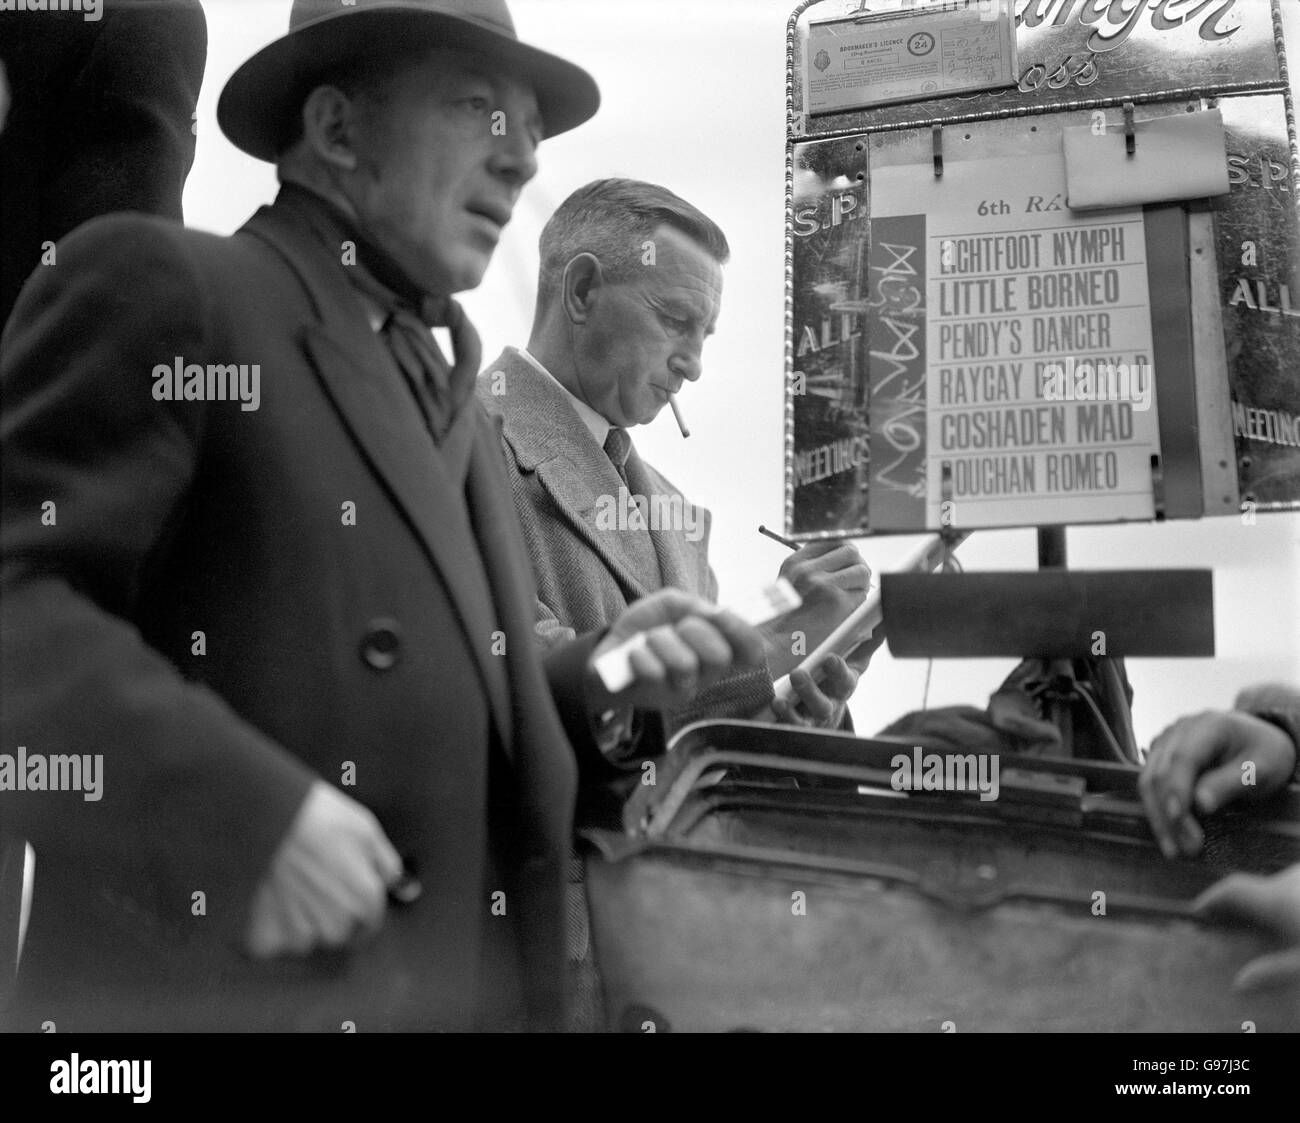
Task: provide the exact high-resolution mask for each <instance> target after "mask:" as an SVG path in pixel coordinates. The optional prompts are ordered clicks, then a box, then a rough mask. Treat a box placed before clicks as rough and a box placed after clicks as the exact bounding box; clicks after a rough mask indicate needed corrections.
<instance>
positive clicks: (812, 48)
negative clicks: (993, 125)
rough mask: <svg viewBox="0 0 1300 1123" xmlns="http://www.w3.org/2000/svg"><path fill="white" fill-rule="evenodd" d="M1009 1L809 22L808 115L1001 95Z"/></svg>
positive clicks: (1006, 71) (1011, 78) (970, 1)
mask: <svg viewBox="0 0 1300 1123" xmlns="http://www.w3.org/2000/svg"><path fill="white" fill-rule="evenodd" d="M1016 77H1017V71H1016V35H1015V28H1014V26H1013V22H1012V16H1011V9H1010V7H1009V5H1008V3H1007V0H958V2H957V3H955V4H949V5H945V6H944V7H942V8H934V9H930V10H927V11H924V12H886V13H881V14H875V15H864V16H857V17H854V18H851V19H847V20H845V19H839V20H824V21H820V22H814V23H812V24H810V25H809V28H808V40H807V43H806V44H805V66H804V81H805V86H806V95H807V98H806V104H807V106H808V112H810V113H832V112H837V111H840V110H844V109H860V108H863V107H865V106H871V105H884V104H887V103H890V102H899V101H912V100H915V99H916V98H926V97H939V96H943V95H950V94H959V93H969V92H971V91H972V90H990V89H998V88H1001V87H1004V86H1013V85H1015V83H1016Z"/></svg>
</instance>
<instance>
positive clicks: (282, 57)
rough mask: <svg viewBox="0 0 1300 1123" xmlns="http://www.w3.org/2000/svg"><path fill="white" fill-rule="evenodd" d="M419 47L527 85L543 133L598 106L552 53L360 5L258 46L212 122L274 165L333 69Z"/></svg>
mask: <svg viewBox="0 0 1300 1123" xmlns="http://www.w3.org/2000/svg"><path fill="white" fill-rule="evenodd" d="M420 44H427V45H428V46H429V47H431V48H432V47H447V48H450V49H454V50H460V51H466V52H469V53H473V54H480V55H484V56H486V57H487V58H490V59H491V60H492V61H493V62H495V63H497V64H498V65H500V67H501V69H502V70H503V71H505V72H506V73H508V74H509V75H510V76H511V77H513V78H516V79H518V80H520V81H523V82H526V83H528V84H529V85H531V86H532V88H533V90H534V92H535V93H536V95H537V104H538V108H539V109H540V110H541V114H542V126H543V128H542V135H543V136H546V137H553V136H557V135H559V134H560V133H563V132H568V130H569V129H572V128H576V127H577V126H578V125H581V124H582V123H583V122H584V121H586V120H589V119H590V118H591V117H592V116H594V114H595V112H596V110H597V109H598V108H599V107H600V90H599V89H598V88H597V86H596V81H595V79H594V78H592V76H591V75H590V74H588V73H587V72H586V71H585V70H583V69H582V68H581V67H580V66H575V65H574V64H573V63H571V62H568V61H566V60H565V59H562V58H560V57H559V56H558V55H552V54H549V53H548V52H546V51H542V50H539V49H538V48H536V47H530V46H528V45H527V44H526V43H520V42H519V41H518V40H517V39H512V38H510V37H509V36H507V35H503V34H501V33H500V32H497V31H494V30H492V29H490V28H487V27H484V26H481V25H479V24H476V23H470V22H469V21H467V20H464V19H460V18H457V17H456V16H452V15H444V14H443V13H440V12H432V11H420V10H418V9H417V10H412V9H410V8H363V9H360V10H354V11H351V12H343V13H340V14H338V15H334V16H330V17H329V18H326V19H321V20H316V21H314V22H313V23H309V24H305V25H304V26H302V27H300V28H298V29H297V30H295V31H291V32H290V33H289V34H288V35H285V36H283V37H282V38H280V39H277V40H276V41H275V42H274V43H271V44H269V45H268V46H266V47H263V48H262V50H260V51H258V52H257V54H255V55H253V57H252V58H250V59H249V60H248V61H247V62H245V63H244V64H243V65H242V66H241V67H240V68H239V69H238V70H236V71H235V73H234V74H232V75H231V77H230V80H229V81H228V82H227V83H226V86H225V89H223V90H222V91H221V97H220V98H219V99H218V101H217V123H218V124H219V125H220V126H221V130H222V132H224V133H225V134H226V136H227V137H228V138H229V139H230V141H231V143H232V144H234V145H235V146H236V147H238V148H241V149H243V151H245V152H247V153H248V154H249V155H250V156H256V157H257V158H258V159H259V160H269V161H271V162H274V161H275V159H276V157H277V155H278V154H279V152H278V150H279V148H280V146H281V144H282V143H283V141H284V139H285V137H286V135H291V130H292V125H293V118H294V117H295V116H296V115H297V114H298V113H299V112H300V111H301V109H302V102H303V99H304V98H305V97H306V96H307V94H308V93H309V92H310V91H311V89H312V87H313V86H314V85H317V84H319V82H320V81H321V79H322V78H324V77H325V76H326V75H328V73H329V72H330V71H331V70H332V69H333V68H335V67H337V66H339V65H341V64H343V63H346V62H349V61H351V60H353V59H357V58H362V57H365V56H369V55H382V54H383V53H384V52H385V51H393V50H395V49H401V50H403V51H405V50H406V49H408V48H410V47H411V46H418V45H420Z"/></svg>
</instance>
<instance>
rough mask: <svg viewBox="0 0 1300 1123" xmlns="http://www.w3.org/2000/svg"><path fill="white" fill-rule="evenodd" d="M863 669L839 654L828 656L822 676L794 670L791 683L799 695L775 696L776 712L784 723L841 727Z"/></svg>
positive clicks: (832, 727) (820, 669) (819, 668)
mask: <svg viewBox="0 0 1300 1123" xmlns="http://www.w3.org/2000/svg"><path fill="white" fill-rule="evenodd" d="M861 673H862V672H861V671H860V670H858V669H856V668H855V667H852V666H850V665H849V663H848V662H846V661H845V660H844V659H842V658H841V657H840V656H838V655H831V656H828V657H827V658H826V659H825V660H824V661H823V662H822V663H821V664H820V666H819V667H818V674H819V676H820V680H819V679H818V678H814V677H813V676H812V675H811V674H809V673H808V672H807V671H805V670H796V671H793V672H792V673H791V675H790V685H791V686H793V687H794V690H795V695H796V696H795V697H794V698H792V699H790V700H789V701H786V700H785V699H783V698H774V699H773V700H772V716H773V717H774V718H775V719H776V720H777V721H779V722H781V723H782V724H783V725H804V726H808V725H815V726H819V727H821V728H823V729H838V728H839V727H840V725H842V724H843V722H844V708H845V706H846V705H847V704H848V700H849V699H850V698H851V697H852V696H853V691H854V690H856V689H857V685H858V679H859V678H860V677H861Z"/></svg>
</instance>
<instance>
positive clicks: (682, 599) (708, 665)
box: [587, 589, 763, 710]
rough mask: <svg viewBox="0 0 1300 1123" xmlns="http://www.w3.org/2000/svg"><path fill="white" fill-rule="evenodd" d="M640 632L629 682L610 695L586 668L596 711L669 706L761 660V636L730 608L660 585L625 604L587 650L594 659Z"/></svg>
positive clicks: (675, 706) (678, 705) (682, 702)
mask: <svg viewBox="0 0 1300 1123" xmlns="http://www.w3.org/2000/svg"><path fill="white" fill-rule="evenodd" d="M640 633H644V634H645V636H646V642H645V643H644V644H643V645H641V646H639V647H637V648H635V649H633V651H632V654H631V664H632V673H633V675H634V676H635V678H634V680H633V682H632V685H631V686H628V687H627V688H626V689H624V690H621V691H620V692H619V693H618V694H615V695H610V694H609V693H608V692H607V691H606V690H605V688H604V686H603V684H602V683H601V681H600V677H599V676H598V675H597V674H596V672H595V669H594V667H590V668H589V675H588V687H587V690H588V698H589V699H590V700H592V702H593V703H594V705H593V708H594V709H596V710H600V709H604V708H606V705H605V703H606V702H607V703H608V704H609V705H611V706H635V707H636V708H638V709H647V710H674V709H680V708H681V707H683V706H685V705H687V704H688V703H689V702H690V701H691V700H692V699H693V698H694V697H695V696H696V694H698V693H699V692H700V691H702V690H707V689H708V688H709V687H710V686H712V685H713V684H714V683H716V682H717V681H718V680H719V679H721V678H723V677H725V676H726V675H729V674H731V673H733V672H735V671H739V670H742V669H748V668H754V667H761V666H762V665H763V637H762V636H761V635H760V634H759V632H758V630H757V629H756V628H754V627H751V626H750V625H749V624H746V623H745V622H744V621H743V620H741V619H740V618H739V617H738V616H736V615H735V614H734V613H731V612H728V611H725V610H722V609H719V608H718V607H717V606H716V605H712V604H710V603H709V602H708V601H706V600H703V599H701V598H700V597H695V596H691V595H690V594H689V593H684V592H682V591H681V590H680V589H661V590H659V591H658V592H656V593H651V594H650V595H649V596H648V597H643V598H642V599H641V600H639V601H636V602H635V603H634V604H631V605H629V606H628V607H627V609H626V610H625V611H624V613H623V614H622V615H621V616H620V617H619V618H618V619H617V620H615V621H614V623H613V624H612V625H610V629H609V631H608V633H606V635H605V637H604V639H602V640H601V642H600V643H599V644H597V645H596V648H595V650H594V651H593V652H592V662H593V663H594V662H595V660H596V659H598V658H599V657H600V656H601V655H603V654H604V653H605V652H606V651H610V650H612V649H613V648H615V647H617V646H619V645H620V644H621V643H623V641H624V640H627V639H630V638H632V637H633V636H635V635H638V634H640Z"/></svg>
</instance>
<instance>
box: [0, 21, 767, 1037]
mask: <svg viewBox="0 0 1300 1123" xmlns="http://www.w3.org/2000/svg"><path fill="white" fill-rule="evenodd" d="M597 102H598V95H597V91H596V87H595V84H594V82H593V81H592V79H591V78H590V77H589V76H588V75H587V74H585V73H584V72H583V71H582V70H580V69H578V68H577V67H575V66H573V65H571V64H569V63H566V62H564V61H562V60H560V59H557V58H554V57H552V56H550V55H548V54H545V53H544V52H541V51H539V50H536V49H534V48H531V47H528V46H525V45H524V44H522V43H520V42H518V40H517V39H516V37H515V34H514V31H513V27H512V25H511V22H510V17H509V14H508V12H507V10H506V7H505V4H504V3H503V2H501V0H422V2H416V0H407V2H384V0H357V2H356V3H355V4H340V3H326V2H322V0H315V2H309V0H296V2H295V4H294V7H293V12H292V15H291V20H290V31H289V34H288V35H286V36H285V37H284V38H282V39H280V40H278V41H276V42H275V43H272V44H271V45H270V46H268V47H267V48H265V49H264V50H263V51H261V52H259V53H258V54H257V55H255V56H254V57H253V58H252V59H250V60H249V61H248V62H247V63H245V64H244V66H242V67H241V68H240V69H239V70H238V71H237V72H236V73H235V75H234V76H233V77H232V78H231V80H230V82H229V84H228V85H227V87H226V89H225V91H224V92H223V94H222V97H221V101H220V104H219V106H218V117H219V120H220V122H221V125H222V128H223V129H224V130H225V132H226V134H227V135H228V136H229V137H230V138H231V139H232V140H233V141H234V142H235V143H236V144H237V145H239V146H240V147H241V148H243V149H244V150H245V151H246V152H249V153H251V154H252V155H254V156H256V157H259V158H261V159H266V160H274V161H275V162H276V165H277V168H278V172H279V176H280V179H281V181H282V184H283V187H282V190H281V193H280V195H279V197H278V198H277V200H276V202H275V204H274V205H273V206H270V207H267V208H264V209H262V210H261V211H259V212H258V213H257V214H256V215H255V216H254V217H253V218H252V219H251V220H250V221H249V222H248V224H247V225H246V226H245V227H244V228H243V229H242V230H240V231H239V232H238V233H236V234H235V235H233V236H232V237H230V238H218V237H213V236H210V235H206V234H201V233H198V232H193V231H185V230H183V229H181V228H180V227H178V226H176V225H174V224H169V223H166V222H163V221H159V220H154V219H147V218H143V217H138V216H116V217H112V218H107V219H103V220H99V221H97V222H94V223H91V224H89V225H88V226H86V227H83V228H82V230H81V231H79V232H78V233H76V234H74V235H73V236H72V237H71V238H69V239H68V240H67V241H66V242H65V243H64V244H62V245H61V246H60V247H59V250H58V262H59V264H58V266H57V267H52V268H49V269H47V270H43V271H42V272H41V273H40V274H38V276H37V279H36V280H35V281H34V282H33V283H32V284H31V285H30V286H29V287H28V288H27V290H26V291H25V293H24V295H23V296H22V297H21V298H20V300H19V303H18V305H17V307H16V309H15V312H14V317H13V320H12V322H11V324H10V326H9V328H8V330H7V332H6V334H5V336H4V338H3V341H2V342H0V389H2V390H3V394H4V411H3V414H2V415H0V436H2V437H3V450H4V454H3V455H4V460H3V469H4V470H3V500H4V508H3V521H2V522H0V550H2V553H3V575H2V578H0V579H2V581H3V585H2V591H3V598H2V599H3V612H4V620H3V628H2V629H0V630H2V632H3V651H2V652H0V654H2V655H3V667H2V671H3V684H2V685H3V691H4V697H5V707H4V712H3V730H2V732H3V743H2V744H0V823H2V824H3V829H5V830H7V831H16V832H17V833H19V834H20V835H23V836H25V837H27V838H29V839H31V840H32V842H33V844H34V846H35V848H36V852H37V868H36V890H35V902H34V906H33V912H32V920H31V926H30V929H29V932H28V935H27V947H26V949H25V951H24V959H23V963H22V966H21V968H20V972H19V994H18V997H17V1000H16V1003H15V1005H14V1007H13V1009H12V1010H11V1011H10V1013H9V1017H8V1024H9V1025H10V1026H11V1027H12V1028H30V1029H37V1028H40V1026H41V1025H42V1023H45V1022H52V1023H54V1024H55V1027H56V1028H57V1029H59V1030H77V1029H106V1030H125V1029H159V1028H195V1029H198V1028H205V1029H209V1028H215V1029H227V1028H228V1029H255V1028H284V1029H324V1030H333V1031H335V1032H337V1031H338V1030H340V1029H346V1028H349V1027H353V1028H356V1029H357V1030H362V1031H364V1030H373V1029H440V1028H470V1027H515V1026H525V1025H527V1026H536V1027H544V1026H555V1025H559V1024H562V1022H561V1019H562V1014H563V1009H562V1007H563V998H562V994H561V983H560V980H561V978H562V964H563V955H562V911H563V904H562V901H563V896H562V893H563V869H564V862H565V858H566V855H567V853H568V845H569V834H570V829H571V810H572V805H573V799H574V791H575V786H576V773H577V771H578V768H577V765H578V764H582V765H585V766H586V767H588V768H590V769H591V770H592V772H593V773H599V772H600V771H601V770H602V769H610V768H612V767H613V766H612V765H611V764H609V763H608V762H609V761H611V760H617V759H619V754H620V753H623V752H625V751H626V750H627V749H628V748H629V746H630V745H631V742H632V741H633V740H634V739H635V738H636V737H637V736H638V735H642V737H643V742H642V744H641V745H640V746H639V747H641V748H646V747H649V746H647V744H646V743H645V739H648V738H649V737H651V736H652V734H653V730H651V729H650V728H649V727H648V725H647V727H646V729H644V730H638V729H637V728H635V725H634V723H633V722H632V720H631V718H630V715H631V714H632V712H633V707H637V708H638V709H639V708H645V707H648V708H667V707H672V706H676V705H680V704H682V703H683V702H684V701H686V700H687V699H688V698H689V697H691V696H692V695H693V694H694V692H695V691H696V690H697V689H699V688H704V687H707V686H708V685H709V684H710V683H711V682H713V681H716V680H717V679H718V678H719V677H721V676H722V675H724V674H726V673H730V672H731V671H732V669H733V668H734V666H736V665H740V664H746V663H753V662H756V661H757V660H758V659H759V658H760V657H761V640H760V639H759V637H758V635H757V633H755V632H754V631H753V630H752V629H749V628H747V627H745V626H744V625H743V624H741V623H740V622H739V621H737V620H736V619H735V618H734V617H730V616H728V615H726V614H722V615H716V614H714V613H712V611H711V610H710V609H709V608H708V606H706V605H704V604H703V603H702V602H700V601H698V600H696V599H695V598H692V597H690V596H688V595H686V594H683V593H674V592H669V593H665V594H660V595H658V596H656V597H652V598H647V599H646V600H644V601H641V602H639V603H638V604H636V605H633V606H632V607H630V608H629V610H628V611H627V612H626V613H625V614H623V615H622V616H621V617H620V618H619V619H618V620H617V621H616V622H615V623H614V624H613V626H612V627H610V628H609V629H608V631H605V632H603V633H596V634H592V635H588V636H585V637H580V638H578V639H577V640H575V641H574V642H573V643H570V644H568V645H566V646H564V647H563V648H560V649H559V650H557V651H556V652H555V653H554V654H553V655H551V656H550V657H549V659H548V661H547V662H546V663H545V664H543V663H542V661H541V660H540V659H539V656H538V655H537V653H536V649H535V647H534V645H533V643H532V623H533V620H532V604H533V593H532V584H531V579H530V576H529V573H528V559H527V555H526V552H525V548H524V546H523V544H522V541H521V538H520V534H519V530H518V525H517V522H516V519H515V515H514V512H513V509H512V506H511V500H510V496H509V492H508V489H507V484H506V480H505V475H504V469H503V465H502V462H501V454H500V447H499V438H498V436H497V432H496V430H495V428H494V427H493V426H492V425H491V423H490V422H489V421H488V420H487V417H486V415H485V414H484V413H483V411H482V409H481V408H480V407H479V406H478V405H477V404H476V402H475V400H474V396H473V390H474V376H475V374H476V372H477V369H478V365H479V359H480V354H479V348H478V340H477V336H476V335H475V332H474V329H473V327H472V326H471V325H470V324H469V323H468V321H467V320H466V319H465V317H464V315H463V314H462V312H461V310H460V308H459V306H458V305H457V304H456V303H455V301H453V300H452V299H451V294H453V293H455V292H458V291H461V290H463V289H467V288H472V287H473V286H474V285H476V284H478V282H479V280H480V278H481V277H482V275H483V271H484V269H485V268H486V267H487V264H488V261H489V259H490V258H491V255H492V252H493V249H494V248H495V246H496V243H497V239H498V237H499V236H500V232H501V228H502V227H503V226H504V225H505V224H506V222H508V221H509V219H510V215H511V210H512V208H513V206H514V204H515V201H516V200H517V198H518V196H519V192H520V190H521V189H522V188H523V186H524V184H525V183H527V182H528V180H529V179H530V178H531V177H532V176H533V174H534V172H535V170H536V149H537V145H538V143H539V142H540V141H541V140H542V139H544V138H546V137H549V136H552V135H554V134H556V133H557V132H561V131H563V130H565V129H568V128H572V127H574V126H575V125H577V124H579V123H581V122H582V121H584V120H585V119H587V118H588V117H590V116H591V115H592V113H594V112H595V110H596V107H597ZM430 325H443V326H445V327H446V328H447V329H448V330H449V331H450V334H451V338H452V341H453V352H454V353H453V356H452V358H451V360H450V361H448V360H447V359H446V358H444V356H443V354H442V353H441V352H440V350H439V349H438V347H437V345H436V344H435V343H434V341H433V336H432V335H431V333H430V331H429V326H430ZM642 632H645V633H648V634H649V642H648V644H646V645H644V647H643V648H642V649H641V650H640V652H639V653H638V654H637V655H636V656H635V657H634V662H633V669H634V671H635V673H636V681H635V682H634V683H633V685H632V686H631V687H629V688H628V689H627V690H626V691H624V692H622V693H620V694H619V695H617V696H616V697H610V696H609V695H607V694H605V693H603V691H602V690H601V689H600V687H599V682H598V680H597V678H596V676H595V675H594V674H593V671H592V664H593V661H594V659H595V658H596V657H597V656H598V655H599V654H601V653H603V652H604V651H606V650H609V649H610V648H611V647H613V646H615V645H617V644H619V643H621V642H622V641H623V640H624V639H626V638H628V637H630V636H632V635H634V634H637V633H642ZM571 746H572V747H571ZM575 758H576V763H575ZM74 765H75V768H74ZM92 779H93V783H91V780H92Z"/></svg>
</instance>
